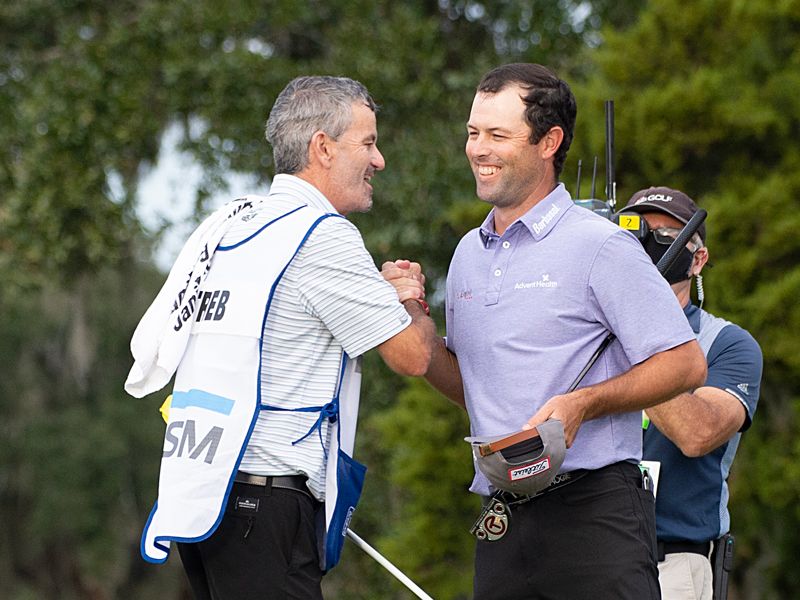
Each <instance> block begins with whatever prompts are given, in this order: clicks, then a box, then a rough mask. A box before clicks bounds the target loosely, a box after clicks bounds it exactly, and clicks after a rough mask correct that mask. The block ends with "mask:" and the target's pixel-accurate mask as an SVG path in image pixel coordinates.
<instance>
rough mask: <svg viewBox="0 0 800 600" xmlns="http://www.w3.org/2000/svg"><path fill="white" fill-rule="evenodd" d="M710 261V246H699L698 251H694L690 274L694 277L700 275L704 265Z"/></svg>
mask: <svg viewBox="0 0 800 600" xmlns="http://www.w3.org/2000/svg"><path fill="white" fill-rule="evenodd" d="M707 262H708V248H706V247H705V246H703V247H702V248H698V249H697V252H695V253H694V256H693V257H692V266H691V267H690V268H689V274H690V275H691V276H692V277H694V276H695V275H700V272H701V271H702V270H703V267H704V266H705V264H706V263H707Z"/></svg>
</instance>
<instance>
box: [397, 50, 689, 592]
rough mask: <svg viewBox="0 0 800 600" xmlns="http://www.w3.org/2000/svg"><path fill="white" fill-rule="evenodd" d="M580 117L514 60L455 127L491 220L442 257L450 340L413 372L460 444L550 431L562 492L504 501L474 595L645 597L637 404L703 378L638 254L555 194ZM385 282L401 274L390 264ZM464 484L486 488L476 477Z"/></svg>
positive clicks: (482, 544)
mask: <svg viewBox="0 0 800 600" xmlns="http://www.w3.org/2000/svg"><path fill="white" fill-rule="evenodd" d="M575 117H576V102H575V98H574V97H573V95H572V92H571V91H570V88H569V86H568V85H567V84H566V83H565V82H564V81H562V80H561V79H559V78H558V77H557V76H556V75H554V74H553V73H552V72H551V71H549V70H548V69H547V68H545V67H543V66H541V65H536V64H509V65H504V66H501V67H498V68H496V69H494V70H492V71H490V72H489V73H487V74H486V75H485V76H484V78H483V79H482V80H481V82H480V84H479V85H478V89H477V93H476V95H475V99H474V101H473V103H472V110H471V112H470V115H469V121H468V123H467V134H468V139H467V143H466V154H467V158H468V160H469V163H470V166H471V168H472V171H473V174H474V176H475V182H476V188H477V195H478V197H479V198H480V199H481V200H483V201H484V202H488V203H490V204H491V205H492V207H493V208H492V210H491V211H490V213H489V215H488V216H487V217H486V219H485V221H484V222H483V224H482V225H481V226H480V227H479V228H477V229H475V230H473V231H470V232H469V233H468V234H467V235H466V236H464V238H463V239H462V240H461V242H460V243H459V245H458V247H457V249H456V251H455V254H454V256H453V259H452V262H451V264H450V269H449V272H448V276H447V295H446V317H447V337H446V342H445V341H442V340H439V341H438V343H437V346H436V348H435V349H434V353H433V356H432V359H431V366H430V369H429V370H428V373H427V374H426V378H427V379H428V380H429V381H430V382H431V383H432V384H433V385H434V386H435V387H436V388H437V389H439V390H440V391H442V393H444V394H445V395H446V396H447V397H448V398H450V399H451V400H453V401H454V402H456V403H457V404H459V405H462V406H465V407H466V409H467V411H468V413H469V417H470V422H471V430H472V435H473V436H487V437H488V436H496V435H501V434H506V433H509V432H513V431H517V430H520V429H521V428H523V426H536V425H538V424H540V423H542V422H544V421H545V420H547V419H549V418H554V419H558V420H560V421H561V422H562V423H563V426H564V431H565V436H566V442H567V445H568V446H569V450H568V451H567V454H566V458H565V460H564V463H563V465H562V468H561V471H562V472H563V473H569V475H568V476H567V477H566V479H569V480H570V482H569V483H568V484H567V485H563V486H560V487H557V488H555V487H553V488H552V489H551V490H550V491H546V492H545V493H543V494H541V495H539V496H536V497H534V498H533V499H530V500H529V501H522V502H516V500H518V499H510V500H513V501H514V502H515V504H514V505H513V506H512V508H511V516H510V519H509V529H508V532H507V533H506V534H505V535H504V536H503V537H502V538H501V539H499V540H497V541H491V542H490V541H478V542H477V548H476V554H475V580H474V597H475V598H476V600H490V599H498V600H511V599H516V598H519V599H522V598H524V599H533V598H570V599H571V600H574V599H581V598H592V599H594V598H598V597H604V598H615V599H625V598H629V599H631V600H643V599H646V598H658V597H659V589H658V580H657V569H656V555H655V552H656V548H655V546H656V543H655V510H654V499H653V495H652V492H651V491H650V490H647V489H643V479H642V476H641V473H640V470H639V468H638V466H637V463H638V462H639V460H640V458H641V449H642V440H641V409H642V408H644V407H647V406H651V405H652V404H655V403H657V402H661V401H663V400H666V399H668V398H671V397H673V396H674V395H676V394H677V393H680V392H681V391H684V390H686V389H689V388H693V387H696V386H698V385H700V384H701V383H702V381H703V379H704V377H705V361H704V360H703V355H702V352H701V350H700V348H699V346H698V344H697V342H696V341H695V339H694V335H693V333H692V331H691V328H689V327H688V325H687V323H686V319H685V318H684V317H683V316H682V315H681V311H680V308H679V306H678V305H677V303H676V302H675V299H674V296H673V294H672V293H671V291H670V289H669V286H667V285H666V283H665V282H664V279H663V278H662V277H661V276H660V275H659V274H658V271H657V270H656V269H655V268H654V266H653V264H652V262H651V261H650V259H649V258H648V256H647V255H646V254H645V253H644V252H643V250H642V248H641V245H640V244H639V243H638V242H637V241H636V240H635V239H634V238H633V237H632V236H630V235H628V234H627V233H625V232H624V231H622V230H621V229H620V228H619V227H617V226H616V225H614V224H613V223H611V222H610V221H608V220H607V219H603V218H601V217H598V216H597V215H594V214H593V213H591V212H590V211H587V210H585V209H583V208H580V207H577V206H575V205H574V203H573V201H572V199H571V198H570V196H569V193H568V192H567V191H566V189H565V188H564V186H563V185H562V184H559V183H558V176H559V174H560V172H561V169H562V167H563V165H564V160H565V158H566V154H567V150H568V148H569V145H570V143H571V141H572V136H573V129H574V124H575ZM383 271H384V276H386V277H387V278H388V279H390V280H391V279H392V278H394V277H397V278H402V277H403V275H402V271H403V269H402V268H400V265H398V264H394V263H386V264H385V265H384V267H383ZM609 331H611V332H613V333H614V334H615V335H616V336H617V338H618V341H615V342H614V343H613V344H611V346H610V347H609V348H608V350H607V351H606V352H605V353H604V354H603V355H602V356H601V357H600V359H599V360H598V362H597V364H595V366H594V367H593V368H592V369H591V370H590V371H589V373H588V374H587V376H586V377H585V379H584V384H583V385H584V387H582V388H580V389H578V390H576V391H574V392H572V393H570V394H564V392H565V391H566V390H567V388H568V387H569V385H570V383H571V382H572V381H573V380H574V378H575V377H576V376H577V375H578V373H579V372H580V370H581V369H582V367H583V366H584V365H585V364H586V363H587V362H588V360H589V357H590V356H591V355H592V354H593V353H594V352H595V350H596V349H597V348H598V346H599V345H600V343H601V341H602V340H603V339H604V338H605V337H606V335H607V334H608V332H609ZM445 343H446V346H445ZM470 489H471V491H473V492H475V493H477V494H480V495H481V496H488V495H489V494H490V493H492V492H493V489H491V488H490V486H489V483H488V481H487V479H486V478H485V477H484V475H483V474H482V473H481V472H480V471H479V470H476V474H475V478H474V480H473V483H472V486H471V488H470ZM523 500H524V499H523Z"/></svg>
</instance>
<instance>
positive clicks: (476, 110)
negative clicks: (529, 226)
mask: <svg viewBox="0 0 800 600" xmlns="http://www.w3.org/2000/svg"><path fill="white" fill-rule="evenodd" d="M522 94H524V90H523V89H522V88H521V87H519V86H517V85H512V86H509V87H506V88H504V89H502V90H500V91H499V92H497V93H496V94H487V93H483V92H478V94H477V95H476V96H475V100H474V101H473V103H472V110H471V112H470V115H469V122H468V123H467V134H468V139H467V145H466V149H465V150H466V154H467V158H468V159H469V162H470V166H471V167H472V173H473V175H474V176H475V183H476V188H477V190H476V191H477V195H478V197H479V198H480V199H481V200H484V201H485V202H489V203H490V204H493V205H494V206H495V207H496V208H497V211H496V215H497V213H501V216H502V215H503V214H506V216H509V217H510V216H514V218H517V217H519V216H521V215H522V214H524V213H525V212H527V210H528V209H530V207H532V206H533V205H534V204H536V203H537V202H538V201H539V200H541V199H542V198H544V197H545V196H546V195H547V194H549V193H550V192H551V191H552V190H553V188H554V187H555V173H554V170H553V161H552V155H553V153H554V151H555V150H552V151H551V148H550V146H551V145H552V143H553V140H552V139H551V136H550V135H549V134H546V135H545V136H544V137H542V139H541V140H540V141H539V143H538V144H531V143H530V134H531V129H530V127H529V126H528V124H527V123H526V122H525V118H524V111H525V104H524V102H523V101H522V97H521V96H522ZM553 129H558V128H553ZM551 131H553V130H551ZM559 131H560V129H559ZM558 142H559V143H560V138H559V140H558ZM556 148H557V146H556ZM496 226H497V224H496ZM498 232H499V230H498Z"/></svg>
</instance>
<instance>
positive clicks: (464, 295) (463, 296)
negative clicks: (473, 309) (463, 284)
mask: <svg viewBox="0 0 800 600" xmlns="http://www.w3.org/2000/svg"><path fill="white" fill-rule="evenodd" d="M456 300H472V290H463V291H461V292H458V293H457V294H456Z"/></svg>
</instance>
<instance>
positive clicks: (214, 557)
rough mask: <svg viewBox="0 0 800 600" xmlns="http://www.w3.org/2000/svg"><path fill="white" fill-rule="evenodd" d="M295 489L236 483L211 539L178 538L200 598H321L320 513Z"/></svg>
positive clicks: (185, 567)
mask: <svg viewBox="0 0 800 600" xmlns="http://www.w3.org/2000/svg"><path fill="white" fill-rule="evenodd" d="M319 506H320V505H319V503H317V502H316V501H314V500H313V499H311V498H310V497H309V496H307V495H306V494H303V493H301V492H297V491H294V490H286V489H279V488H273V489H270V488H266V487H260V486H253V485H248V484H244V483H238V482H237V483H234V484H233V488H232V490H231V494H230V498H229V500H228V505H227V507H226V509H225V515H224V516H223V518H222V522H221V523H220V524H219V527H218V528H217V530H216V531H215V532H214V533H213V534H212V535H211V537H209V538H208V539H206V540H203V541H202V542H196V543H192V544H178V551H179V553H180V556H181V561H182V562H183V567H184V570H185V571H186V575H187V576H188V578H189V583H190V585H191V587H192V592H193V593H194V597H195V599H196V600H251V599H252V600H293V599H296V600H322V590H321V587H320V582H321V581H322V571H321V570H320V567H319V554H318V552H317V541H316V540H317V537H316V533H315V513H316V510H317V508H318V507H319Z"/></svg>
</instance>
